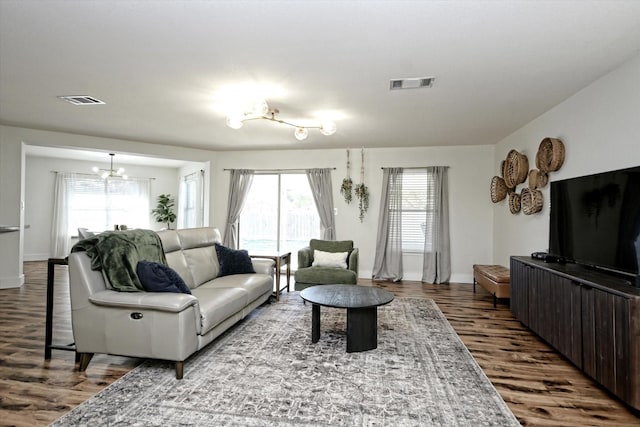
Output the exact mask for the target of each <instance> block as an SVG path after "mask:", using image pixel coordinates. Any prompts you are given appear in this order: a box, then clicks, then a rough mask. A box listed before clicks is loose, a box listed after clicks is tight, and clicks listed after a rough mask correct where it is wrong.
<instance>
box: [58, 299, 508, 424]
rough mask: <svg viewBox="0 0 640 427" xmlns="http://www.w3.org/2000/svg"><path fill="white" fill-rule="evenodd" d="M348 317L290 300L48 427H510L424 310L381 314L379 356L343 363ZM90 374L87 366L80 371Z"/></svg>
mask: <svg viewBox="0 0 640 427" xmlns="http://www.w3.org/2000/svg"><path fill="white" fill-rule="evenodd" d="M345 327H346V311H345V310H341V309H334V308H326V307H323V308H322V313H321V336H320V341H319V342H318V343H316V344H312V343H311V306H310V305H309V304H306V305H303V304H302V300H301V299H300V296H299V295H298V294H297V293H293V292H292V293H290V294H285V295H283V296H282V298H281V300H280V301H279V302H277V303H272V304H267V305H264V306H262V307H260V308H258V309H256V310H255V311H254V312H253V313H252V314H251V315H250V316H248V317H247V318H246V319H244V320H243V321H241V322H239V323H238V324H237V325H236V326H235V327H233V328H231V329H230V330H229V331H228V332H227V333H225V334H223V335H222V336H220V337H219V338H218V339H217V340H215V341H214V342H213V343H212V344H210V345H209V346H208V347H206V348H204V349H203V350H202V351H200V352H199V353H197V354H196V355H194V356H192V357H191V358H190V359H188V360H187V361H186V363H185V371H184V379H182V380H176V379H175V373H174V369H173V364H172V363H168V362H162V361H153V360H150V361H147V362H145V363H143V364H142V365H140V366H139V367H137V368H135V369H133V370H132V371H131V372H129V373H128V374H126V375H125V376H123V377H122V378H121V379H120V380H118V381H116V382H115V383H113V384H112V385H111V386H109V387H107V388H106V389H104V390H103V391H101V392H100V393H98V394H97V395H96V396H94V397H93V398H91V399H89V400H87V401H86V402H84V403H83V404H81V405H80V406H78V407H77V408H75V409H74V410H73V411H71V412H70V413H68V414H66V415H65V416H63V417H62V418H60V419H59V420H57V421H56V422H55V423H53V424H52V425H54V426H68V425H90V426H103V425H125V426H126V425H131V426H188V425H194V426H294V425H295V426H300V425H305V426H386V425H388V426H394V427H396V426H519V425H520V424H519V423H518V421H517V419H516V418H515V416H514V415H513V414H512V413H511V411H510V410H509V408H508V407H507V405H506V404H505V403H504V401H503V400H502V398H501V397H500V395H499V394H498V393H497V392H496V390H495V388H494V387H493V385H492V384H491V383H490V382H489V380H488V379H487V377H486V376H485V374H484V373H483V372H482V370H481V369H480V367H479V366H478V365H477V363H476V362H475V360H474V359H473V357H471V355H470V353H469V351H468V350H467V348H466V347H465V346H464V344H463V343H462V341H460V338H459V337H458V336H457V335H456V333H455V331H454V330H453V328H452V327H451V325H450V324H449V322H448V321H447V320H446V318H445V317H444V315H443V314H442V312H441V311H440V309H439V308H438V306H437V305H436V304H435V303H434V302H433V301H432V300H428V299H417V298H396V299H395V300H394V301H393V302H391V303H390V304H388V305H386V306H382V307H379V309H378V348H377V349H375V350H371V351H367V352H361V353H346V335H345V332H344V331H345ZM89 369H91V365H89Z"/></svg>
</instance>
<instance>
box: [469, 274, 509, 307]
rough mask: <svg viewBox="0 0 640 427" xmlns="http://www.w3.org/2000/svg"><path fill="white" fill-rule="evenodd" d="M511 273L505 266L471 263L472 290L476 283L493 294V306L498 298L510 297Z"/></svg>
mask: <svg viewBox="0 0 640 427" xmlns="http://www.w3.org/2000/svg"><path fill="white" fill-rule="evenodd" d="M510 281H511V275H510V272H509V269H508V268H507V267H503V266H501V265H481V264H474V265H473V292H474V293H475V291H476V283H477V284H478V285H480V286H482V287H483V288H485V289H486V290H487V291H488V292H489V293H490V294H492V295H493V306H494V307H495V306H496V301H497V300H498V298H511V284H510Z"/></svg>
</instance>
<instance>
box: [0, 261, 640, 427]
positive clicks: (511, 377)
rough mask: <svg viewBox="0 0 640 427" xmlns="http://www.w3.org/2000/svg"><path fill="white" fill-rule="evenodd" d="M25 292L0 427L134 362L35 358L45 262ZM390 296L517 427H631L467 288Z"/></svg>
mask: <svg viewBox="0 0 640 427" xmlns="http://www.w3.org/2000/svg"><path fill="white" fill-rule="evenodd" d="M24 270H25V285H24V286H23V287H22V288H20V289H2V290H0V425H2V426H42V425H47V424H49V423H50V422H52V421H54V420H55V419H57V418H58V417H60V416H61V415H63V414H64V413H66V412H68V411H69V410H71V409H72V408H73V407H75V406H77V405H78V404H80V403H81V402H83V401H84V400H86V399H88V398H89V397H91V396H93V395H94V394H95V393H97V392H98V391H100V390H102V389H103V388H105V387H106V386H108V385H109V384H111V383H112V382H114V381H115V380H116V379H118V378H120V377H121V376H122V375H124V374H125V373H126V372H128V371H129V370H131V369H132V368H133V367H135V366H137V365H138V364H139V363H140V360H138V359H132V358H125V357H116V356H108V355H96V356H95V357H94V358H93V360H92V361H91V364H90V365H89V369H88V370H87V371H86V372H84V373H80V372H77V371H76V367H75V363H74V362H75V360H74V353H73V352H69V351H58V350H54V351H53V356H52V359H51V360H50V361H45V360H44V328H45V299H46V298H45V296H46V263H45V262H26V263H25V267H24ZM55 275H56V294H55V301H56V303H55V311H54V326H55V331H54V342H55V343H61V344H67V343H70V342H71V341H73V339H72V334H71V326H70V325H71V322H70V311H69V295H68V280H67V270H66V267H64V266H57V267H56V272H55ZM361 284H362V285H368V286H380V287H382V288H385V289H387V290H389V291H391V292H393V293H395V294H396V295H397V296H399V297H417V298H432V299H433V300H435V301H436V303H437V304H438V306H439V307H440V309H441V310H442V312H443V313H444V314H445V316H446V317H447V319H448V320H449V322H450V323H451V324H452V326H453V327H454V329H455V330H456V332H457V333H458V335H459V336H460V337H461V339H462V341H463V342H464V343H465V345H466V346H467V348H469V350H470V352H471V354H472V355H473V357H474V358H475V359H476V361H477V362H478V364H479V365H480V366H481V367H482V369H483V370H484V372H485V373H486V375H487V377H488V378H489V379H490V380H491V382H492V383H493V384H494V386H495V387H496V389H497V390H498V392H499V393H500V395H501V396H502V397H503V399H504V400H505V401H506V402H507V404H508V405H509V407H510V408H511V410H512V411H513V413H514V414H515V415H516V417H517V418H518V419H519V420H520V422H521V424H522V425H526V426H534V425H535V426H588V425H589V426H605V425H606V426H633V425H637V426H640V418H639V417H638V416H637V414H636V413H634V412H632V411H631V410H629V408H628V407H626V406H625V405H624V404H623V403H621V402H620V401H619V400H617V399H616V398H614V397H612V396H610V395H609V394H608V393H607V392H606V391H605V390H604V389H602V388H600V387H599V386H598V385H597V384H595V383H594V382H593V381H591V380H590V379H589V378H587V377H586V376H585V375H583V374H582V373H581V372H580V371H578V370H577V369H576V368H574V367H573V365H572V364H571V363H570V362H568V361H567V360H566V359H564V358H563V357H562V356H560V355H559V354H558V353H557V352H556V351H554V350H553V349H552V348H551V347H549V346H548V345H547V344H546V343H544V342H543V341H542V340H540V339H539V338H537V337H536V336H535V335H534V334H532V333H531V332H530V331H529V330H528V329H527V328H525V327H524V326H522V325H521V324H520V322H518V321H517V320H515V319H514V317H513V316H512V315H511V312H510V311H509V308H508V306H507V305H505V304H498V307H497V308H495V309H494V308H493V303H492V298H491V296H490V295H489V294H488V293H487V292H486V291H484V290H483V289H481V288H478V289H477V293H476V294H474V293H473V292H472V286H471V285H470V284H449V285H431V284H421V283H418V282H404V283H401V284H398V283H372V282H371V281H362V283H361Z"/></svg>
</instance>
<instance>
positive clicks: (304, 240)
mask: <svg viewBox="0 0 640 427" xmlns="http://www.w3.org/2000/svg"><path fill="white" fill-rule="evenodd" d="M239 225H240V232H239V234H240V248H241V249H247V250H249V252H276V251H280V252H283V251H288V252H291V254H292V261H294V263H295V262H297V255H296V254H297V251H298V249H300V248H302V247H304V246H308V245H309V239H312V238H319V237H320V217H319V216H318V211H317V209H316V206H315V203H314V201H313V196H312V194H311V189H310V188H309V181H308V180H307V176H306V175H305V174H304V173H268V174H256V175H255V176H254V177H253V182H252V184H251V189H250V190H249V194H248V196H247V200H246V203H245V205H244V207H243V209H242V213H241V214H240V224H239Z"/></svg>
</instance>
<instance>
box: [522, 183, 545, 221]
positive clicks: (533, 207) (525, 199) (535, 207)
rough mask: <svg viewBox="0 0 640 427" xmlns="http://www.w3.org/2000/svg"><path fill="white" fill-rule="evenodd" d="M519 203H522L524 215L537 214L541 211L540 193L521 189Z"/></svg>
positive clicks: (541, 200) (541, 199)
mask: <svg viewBox="0 0 640 427" xmlns="http://www.w3.org/2000/svg"><path fill="white" fill-rule="evenodd" d="M520 201H521V203H522V213H524V214H525V215H532V214H534V213H538V212H540V211H541V210H542V203H543V197H542V191H540V190H530V189H528V188H523V189H522V194H521V195H520Z"/></svg>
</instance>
